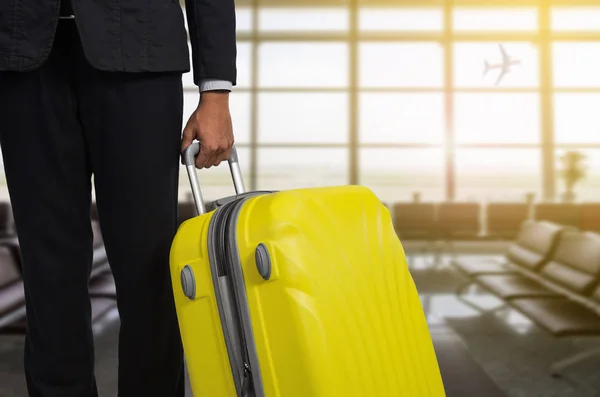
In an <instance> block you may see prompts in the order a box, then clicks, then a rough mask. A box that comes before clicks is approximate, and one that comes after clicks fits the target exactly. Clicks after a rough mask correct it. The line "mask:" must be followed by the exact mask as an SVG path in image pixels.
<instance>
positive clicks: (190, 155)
mask: <svg viewBox="0 0 600 397" xmlns="http://www.w3.org/2000/svg"><path fill="white" fill-rule="evenodd" d="M198 153H200V143H198V142H194V143H192V144H191V145H190V146H188V147H187V148H186V149H185V151H184V152H183V164H185V168H186V169H187V173H188V177H189V179H190V185H191V186H192V195H193V196H194V202H195V203H196V210H197V211H198V215H202V214H205V213H206V206H205V205H204V199H203V198H202V191H201V190H200V183H199V182H198V173H197V172H196V156H198ZM227 162H228V163H229V170H230V171H231V178H232V179H233V187H234V188H235V193H236V194H242V193H245V192H246V187H245V186H244V180H243V179H242V170H241V168H240V163H239V161H238V156H237V150H235V146H233V147H232V148H231V154H230V155H229V160H227Z"/></svg>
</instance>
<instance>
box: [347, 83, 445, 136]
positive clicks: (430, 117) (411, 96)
mask: <svg viewBox="0 0 600 397" xmlns="http://www.w3.org/2000/svg"><path fill="white" fill-rule="evenodd" d="M359 112H360V117H359V130H360V142H361V143H370V144H371V143H379V144H387V143H417V144H441V143H442V142H443V140H444V129H445V125H444V120H445V118H444V114H445V110H444V95H443V94H442V93H389V92H385V93H380V92H378V93H372V92H364V93H361V94H360V102H359Z"/></svg>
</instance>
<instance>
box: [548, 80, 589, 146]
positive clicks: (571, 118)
mask: <svg viewBox="0 0 600 397" xmlns="http://www.w3.org/2000/svg"><path fill="white" fill-rule="evenodd" d="M599 109H600V92H598V93H560V94H556V95H555V99H554V125H555V137H556V142H557V143H558V144H596V145H597V144H599V143H600V112H599V111H598V110H599Z"/></svg>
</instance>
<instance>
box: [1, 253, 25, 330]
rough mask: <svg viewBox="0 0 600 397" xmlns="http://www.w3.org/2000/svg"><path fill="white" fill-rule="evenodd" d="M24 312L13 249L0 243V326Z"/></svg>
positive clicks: (23, 301)
mask: <svg viewBox="0 0 600 397" xmlns="http://www.w3.org/2000/svg"><path fill="white" fill-rule="evenodd" d="M24 314H25V292H24V290H23V282H22V279H21V273H20V270H19V267H18V264H17V259H16V258H15V256H14V252H13V250H12V249H11V248H10V247H8V246H6V245H0V328H2V327H3V326H6V325H8V324H10V323H12V322H13V321H15V320H17V319H18V318H20V317H22V316H23V315H24Z"/></svg>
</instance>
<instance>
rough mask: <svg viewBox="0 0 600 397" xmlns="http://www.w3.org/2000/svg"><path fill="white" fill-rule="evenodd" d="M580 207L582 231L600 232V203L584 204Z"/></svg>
mask: <svg viewBox="0 0 600 397" xmlns="http://www.w3.org/2000/svg"><path fill="white" fill-rule="evenodd" d="M580 207H581V209H580V218H581V221H580V228H581V230H583V231H591V232H600V203H582V204H581V205H580Z"/></svg>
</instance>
